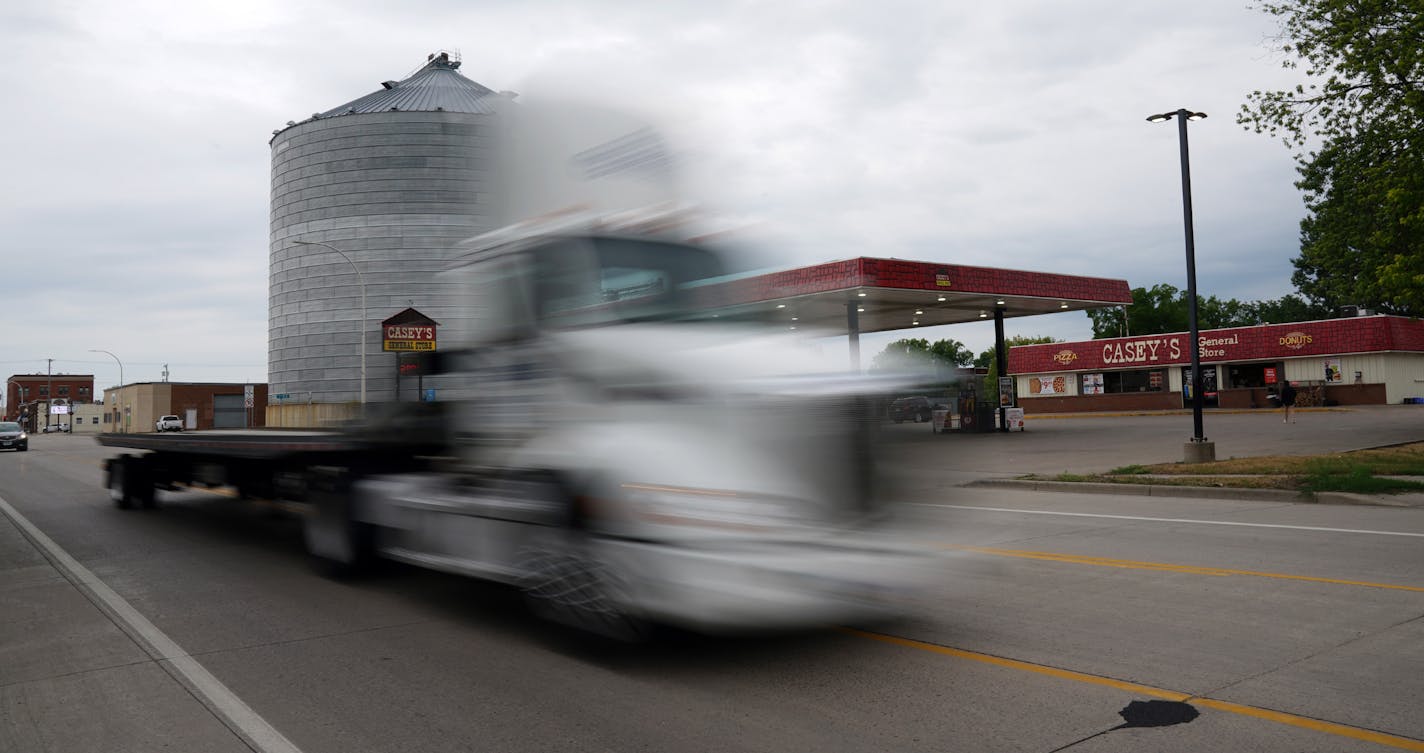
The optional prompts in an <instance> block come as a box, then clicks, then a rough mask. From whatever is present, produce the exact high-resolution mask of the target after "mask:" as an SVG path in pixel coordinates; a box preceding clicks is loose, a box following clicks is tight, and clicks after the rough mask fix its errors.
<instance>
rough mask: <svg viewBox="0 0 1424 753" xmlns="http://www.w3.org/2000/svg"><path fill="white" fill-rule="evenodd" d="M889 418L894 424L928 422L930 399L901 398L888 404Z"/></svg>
mask: <svg viewBox="0 0 1424 753" xmlns="http://www.w3.org/2000/svg"><path fill="white" fill-rule="evenodd" d="M890 418H891V419H892V420H893V421H894V422H895V423H897V424H898V423H900V422H901V421H914V422H915V423H923V422H925V421H928V420H930V399H929V398H927V397H902V398H899V399H898V400H895V401H894V402H892V403H890Z"/></svg>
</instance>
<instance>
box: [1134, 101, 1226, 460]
mask: <svg viewBox="0 0 1424 753" xmlns="http://www.w3.org/2000/svg"><path fill="white" fill-rule="evenodd" d="M1174 117H1175V118H1176V119H1177V140H1178V142H1179V143H1180V145H1181V153H1182V157H1181V159H1182V223H1183V225H1185V226H1186V237H1187V318H1188V323H1189V326H1190V328H1191V338H1192V342H1191V351H1192V429H1193V434H1192V441H1191V442H1189V443H1188V444H1187V447H1186V460H1187V461H1188V462H1209V461H1211V460H1215V459H1216V447H1215V445H1213V444H1212V443H1211V442H1208V441H1207V440H1206V437H1205V436H1203V432H1202V403H1203V399H1204V395H1203V394H1202V370H1201V348H1200V347H1198V345H1197V342H1198V341H1199V338H1198V336H1197V258H1196V240H1195V238H1194V236H1193V230H1192V171H1191V160H1190V158H1189V156H1188V153H1187V121H1188V120H1201V119H1203V118H1205V117H1206V113H1204V112H1192V111H1191V110H1187V109H1185V108H1181V109H1178V110H1176V111H1175V112H1164V113H1159V114H1157V115H1149V116H1148V117H1147V122H1149V123H1163V122H1166V121H1168V120H1171V119H1172V118H1174Z"/></svg>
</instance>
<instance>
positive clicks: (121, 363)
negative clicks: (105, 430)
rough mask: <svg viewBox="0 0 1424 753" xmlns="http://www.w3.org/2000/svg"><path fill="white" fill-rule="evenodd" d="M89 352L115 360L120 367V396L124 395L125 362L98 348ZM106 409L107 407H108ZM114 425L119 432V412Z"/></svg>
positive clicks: (115, 415) (115, 414)
mask: <svg viewBox="0 0 1424 753" xmlns="http://www.w3.org/2000/svg"><path fill="white" fill-rule="evenodd" d="M89 352H90V353H103V354H105V355H107V356H108V357H110V358H112V359H114V363H117V364H118V365H119V390H120V394H122V390H123V387H124V362H123V361H120V360H119V357H118V356H116V355H114V354H113V353H110V352H109V351H107V350H99V349H98V348H90V349H89ZM114 397H115V398H117V397H118V395H115V396H114ZM106 407H107V406H106ZM114 423H115V424H116V426H115V429H116V430H117V428H118V427H117V424H118V423H119V414H118V413H117V412H115V413H114Z"/></svg>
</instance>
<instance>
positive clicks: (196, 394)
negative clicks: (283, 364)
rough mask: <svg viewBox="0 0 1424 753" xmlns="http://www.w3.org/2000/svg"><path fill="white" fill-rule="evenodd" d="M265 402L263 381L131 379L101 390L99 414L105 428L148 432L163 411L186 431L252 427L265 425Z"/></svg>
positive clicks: (107, 430)
mask: <svg viewBox="0 0 1424 753" xmlns="http://www.w3.org/2000/svg"><path fill="white" fill-rule="evenodd" d="M249 388H250V389H251V396H252V400H251V404H248V401H247V399H246V398H247V393H248V390H249ZM266 405H267V385H265V384H250V385H249V384H240V383H233V384H229V383H213V382H207V383H198V382H136V383H134V384H125V385H123V386H121V387H113V388H110V389H107V390H104V412H103V414H102V415H101V416H100V418H101V421H102V424H101V426H102V428H103V430H104V431H106V432H111V431H112V432H125V433H141V432H151V431H153V430H154V423H155V422H156V421H158V418H159V416H167V415H174V416H177V417H178V418H180V419H182V421H183V428H184V429H186V430H201V429H242V428H257V427H262V426H266V425H267V421H266V413H265V411H264V410H263V409H262V408H263V407H265V406H266Z"/></svg>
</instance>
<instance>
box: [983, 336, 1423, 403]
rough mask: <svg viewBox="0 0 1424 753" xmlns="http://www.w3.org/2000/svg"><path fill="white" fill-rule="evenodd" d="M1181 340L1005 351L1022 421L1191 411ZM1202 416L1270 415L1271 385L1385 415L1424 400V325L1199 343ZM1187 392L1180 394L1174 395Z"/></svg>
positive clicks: (1185, 341)
mask: <svg viewBox="0 0 1424 753" xmlns="http://www.w3.org/2000/svg"><path fill="white" fill-rule="evenodd" d="M1190 341H1191V336H1190V335H1189V334H1187V333H1185V332H1178V333H1173V334H1165V335H1144V336H1141V337H1119V338H1110V339H1103V340H1088V341H1085V342H1073V343H1045V344H1041V345H1023V346H1018V347H1015V348H1011V349H1010V350H1009V355H1008V374H1009V375H1011V376H1012V377H1013V378H1014V386H1015V391H1016V394H1017V401H1018V405H1019V406H1020V407H1022V408H1024V409H1025V411H1026V412H1028V413H1060V412H1069V411H1074V412H1076V411H1112V410H1168V409H1177V408H1183V407H1188V406H1190V404H1191V394H1190V387H1191V351H1190V350H1189V349H1188V348H1189V347H1190ZM1196 344H1197V347H1198V348H1199V349H1200V361H1201V366H1202V385H1203V387H1202V393H1203V397H1204V398H1205V401H1204V402H1205V405H1206V406H1207V407H1220V408H1269V407H1274V406H1275V405H1276V403H1275V402H1274V399H1275V390H1276V384H1277V382H1278V381H1279V380H1281V379H1285V380H1289V381H1290V382H1292V383H1294V384H1295V385H1296V387H1297V389H1298V390H1299V392H1300V400H1299V402H1298V404H1304V405H1309V404H1317V405H1384V404H1391V403H1402V402H1413V399H1415V398H1424V321H1421V320H1417V319H1410V318H1407V317H1400V316H1387V315H1375V316H1363V317H1353V318H1344V319H1327V320H1322V321H1314V322H1295V323H1291V324H1266V325H1260V326H1255V327H1233V328H1229V329H1216V330H1205V331H1202V332H1199V333H1198V339H1197V343H1196ZM1183 385H1186V387H1187V389H1183Z"/></svg>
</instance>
